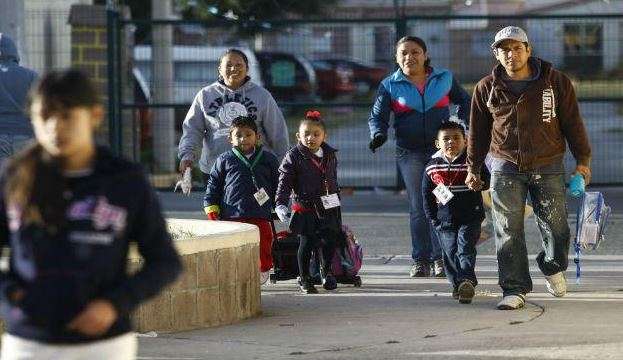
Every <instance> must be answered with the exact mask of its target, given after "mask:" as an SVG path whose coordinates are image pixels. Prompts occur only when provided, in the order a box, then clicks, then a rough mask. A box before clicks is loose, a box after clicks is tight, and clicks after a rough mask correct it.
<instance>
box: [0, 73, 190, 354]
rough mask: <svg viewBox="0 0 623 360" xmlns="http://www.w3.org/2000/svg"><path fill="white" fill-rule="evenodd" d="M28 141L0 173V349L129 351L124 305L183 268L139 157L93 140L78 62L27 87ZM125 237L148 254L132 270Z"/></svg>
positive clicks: (89, 88)
mask: <svg viewBox="0 0 623 360" xmlns="http://www.w3.org/2000/svg"><path fill="white" fill-rule="evenodd" d="M30 114H31V118H32V124H33V128H34V133H35V139H36V142H35V143H33V144H32V145H31V146H30V147H28V148H26V149H24V150H23V151H22V152H20V153H18V154H16V155H15V156H14V157H13V158H11V159H10V160H9V162H8V164H7V167H6V170H5V172H4V173H3V174H2V176H1V177H0V247H2V246H9V247H10V248H11V251H10V254H9V268H8V270H3V271H0V304H1V308H2V319H3V320H4V325H5V327H6V328H5V329H6V330H5V333H4V334H3V335H2V353H1V354H0V358H2V359H128V360H129V359H134V358H135V357H136V346H137V340H136V337H135V335H134V334H133V332H132V326H131V322H130V314H131V312H132V311H133V310H134V309H135V308H136V307H137V306H138V305H139V304H140V303H141V302H144V301H146V300H147V299H148V298H150V297H152V296H154V295H156V294H157V293H158V292H159V291H160V290H161V289H162V288H163V287H165V286H166V285H167V284H169V283H171V282H172V281H173V280H174V279H175V278H176V277H177V275H178V274H179V273H180V272H181V269H182V266H181V262H180V259H179V256H178V255H177V252H176V250H175V248H174V247H173V244H172V242H171V237H170V236H169V234H168V231H167V227H166V224H165V222H164V219H163V217H162V214H161V212H160V206H159V205H158V200H157V198H156V195H155V194H154V191H153V190H152V188H151V186H150V185H149V182H148V181H147V179H146V178H145V176H144V174H143V172H142V170H141V168H140V167H139V166H137V165H135V164H132V163H130V162H128V161H125V160H122V159H120V158H118V157H116V156H114V155H112V154H111V153H110V152H109V151H107V150H106V149H104V148H101V147H97V146H96V145H95V135H94V132H95V129H96V128H97V126H98V125H99V124H100V122H101V121H102V118H103V108H102V106H101V105H100V102H99V98H98V96H97V93H96V90H95V87H94V85H93V84H92V83H91V82H90V81H89V80H88V79H87V78H86V77H85V76H84V75H83V74H81V73H80V72H78V71H74V70H68V71H58V72H51V73H49V74H47V75H46V76H45V77H44V78H43V79H42V80H41V82H40V83H39V84H38V85H37V86H36V87H35V88H34V89H33V90H32V93H31V104H30ZM130 242H135V243H136V244H137V245H138V251H139V253H140V254H141V256H142V258H143V260H144V262H143V266H142V268H141V269H140V270H139V271H137V272H135V273H134V274H132V275H130V274H128V271H127V270H128V269H127V264H128V261H127V257H128V249H129V244H130Z"/></svg>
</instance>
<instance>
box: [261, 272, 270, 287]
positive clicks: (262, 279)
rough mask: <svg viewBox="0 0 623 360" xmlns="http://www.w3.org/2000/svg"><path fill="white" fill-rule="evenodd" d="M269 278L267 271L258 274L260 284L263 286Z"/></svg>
mask: <svg viewBox="0 0 623 360" xmlns="http://www.w3.org/2000/svg"><path fill="white" fill-rule="evenodd" d="M269 277H270V274H269V272H268V271H261V272H260V284H261V285H264V284H266V282H267V281H268V278H269Z"/></svg>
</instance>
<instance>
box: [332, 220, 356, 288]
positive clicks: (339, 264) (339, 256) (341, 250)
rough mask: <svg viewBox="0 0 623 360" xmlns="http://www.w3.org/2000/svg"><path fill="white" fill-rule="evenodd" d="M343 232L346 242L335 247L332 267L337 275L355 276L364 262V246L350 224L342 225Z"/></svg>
mask: <svg viewBox="0 0 623 360" xmlns="http://www.w3.org/2000/svg"><path fill="white" fill-rule="evenodd" d="M342 232H343V233H344V242H345V244H344V246H342V247H337V248H336V249H335V255H334V256H333V261H332V263H331V269H332V270H333V275H335V276H355V275H357V273H359V269H361V265H362V263H363V248H362V247H361V244H359V243H358V242H357V240H356V239H355V235H354V234H353V232H352V230H351V229H350V228H349V227H348V226H346V225H342Z"/></svg>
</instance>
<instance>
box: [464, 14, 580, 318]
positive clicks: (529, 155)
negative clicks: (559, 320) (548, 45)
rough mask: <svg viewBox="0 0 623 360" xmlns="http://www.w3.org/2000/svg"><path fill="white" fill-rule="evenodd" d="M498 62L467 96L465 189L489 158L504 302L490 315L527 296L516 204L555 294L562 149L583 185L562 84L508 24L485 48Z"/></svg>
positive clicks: (573, 114) (575, 131)
mask: <svg viewBox="0 0 623 360" xmlns="http://www.w3.org/2000/svg"><path fill="white" fill-rule="evenodd" d="M491 48H492V50H493V53H494V56H495V57H496V59H497V60H498V61H499V64H498V65H497V66H495V68H494V69H493V72H492V74H491V75H488V76H486V77H485V78H483V79H482V80H480V81H479V82H478V84H477V85H476V88H475V89H474V95H473V96H472V106H471V116H470V136H469V140H468V148H467V156H468V160H467V161H468V165H469V168H468V176H467V179H466V180H465V183H466V184H467V185H468V186H469V187H470V188H472V189H474V190H478V189H479V188H480V186H481V184H482V181H481V180H480V177H479V174H480V169H481V168H482V166H484V162H485V158H486V157H487V154H489V157H488V161H487V165H488V166H489V167H490V170H491V196H492V200H493V218H494V221H493V223H494V228H495V233H496V249H497V258H498V266H499V284H500V287H501V288H502V290H503V295H504V298H503V299H502V301H500V302H499V303H498V306H497V307H498V309H501V310H514V309H519V308H521V307H523V305H524V303H525V296H526V294H527V293H529V292H530V291H532V280H531V278H530V272H529V268H528V254H527V250H526V243H525V234H524V226H523V225H524V223H523V221H524V218H523V211H524V204H525V202H526V198H527V195H528V194H529V195H530V199H531V200H532V205H533V206H534V213H535V216H536V221H537V224H538V225H539V229H540V231H541V236H542V241H543V249H544V250H543V251H541V253H539V254H538V256H537V263H538V265H539V268H540V269H541V271H542V272H543V274H544V275H545V283H546V286H547V289H548V291H549V292H550V293H551V294H552V295H554V296H563V295H565V293H566V289H567V287H566V286H567V285H566V279H565V275H564V272H565V270H566V269H567V256H568V252H569V238H570V232H569V225H568V224H567V211H566V206H565V171H564V166H563V157H564V154H565V150H566V143H567V142H568V143H569V148H570V149H571V153H572V154H573V156H574V158H575V160H576V162H577V166H576V168H575V172H578V173H580V174H582V175H583V176H584V179H585V181H586V183H587V184H588V182H589V181H590V175H591V171H590V158H591V149H590V145H589V142H588V137H587V135H586V130H585V128H584V124H583V122H582V118H581V117H580V112H579V109H578V103H577V100H576V97H575V91H574V89H573V85H572V84H571V81H570V80H569V78H568V77H567V76H566V75H565V74H563V73H562V72H560V71H558V70H556V69H554V68H553V67H552V64H550V63H548V62H546V61H543V60H541V59H539V58H536V57H531V56H530V55H531V53H532V48H531V46H530V44H529V42H528V36H527V35H526V33H525V32H524V31H523V30H522V29H521V28H518V27H515V26H509V27H506V28H504V29H502V30H500V31H499V32H498V33H497V34H496V35H495V41H494V42H493V44H492V45H491Z"/></svg>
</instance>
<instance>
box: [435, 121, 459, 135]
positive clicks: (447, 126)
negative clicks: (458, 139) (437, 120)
mask: <svg viewBox="0 0 623 360" xmlns="http://www.w3.org/2000/svg"><path fill="white" fill-rule="evenodd" d="M452 129H454V130H459V131H460V132H461V134H463V137H465V128H464V127H463V125H461V124H459V123H458V122H455V121H444V122H442V123H441V125H439V129H438V130H437V136H439V133H440V132H442V131H443V130H452Z"/></svg>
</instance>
